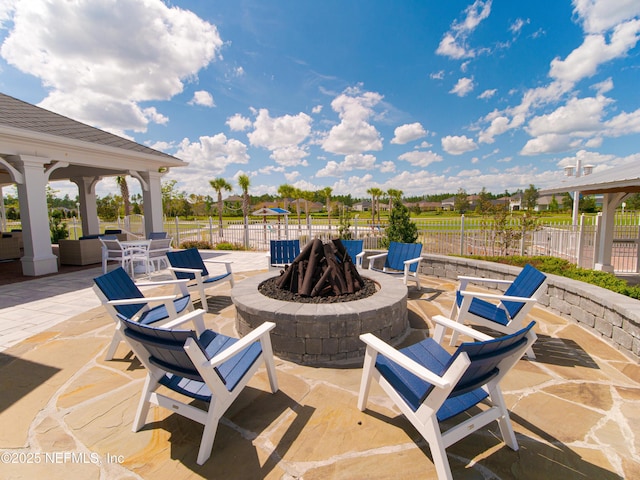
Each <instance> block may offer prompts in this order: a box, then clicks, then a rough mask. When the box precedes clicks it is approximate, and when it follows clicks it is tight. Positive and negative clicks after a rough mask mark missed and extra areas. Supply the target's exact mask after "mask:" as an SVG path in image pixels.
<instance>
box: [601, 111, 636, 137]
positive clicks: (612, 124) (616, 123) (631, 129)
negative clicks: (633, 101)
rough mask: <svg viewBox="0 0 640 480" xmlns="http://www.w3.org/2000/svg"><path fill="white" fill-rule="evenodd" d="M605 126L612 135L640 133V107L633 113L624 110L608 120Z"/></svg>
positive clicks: (609, 134) (606, 131)
mask: <svg viewBox="0 0 640 480" xmlns="http://www.w3.org/2000/svg"><path fill="white" fill-rule="evenodd" d="M604 127H605V133H606V134H607V135H608V136H610V137H620V136H622V135H629V134H633V133H640V109H638V110H635V111H633V112H631V113H627V112H622V113H620V114H618V115H616V116H615V117H613V118H612V119H610V120H608V121H606V122H605V123H604Z"/></svg>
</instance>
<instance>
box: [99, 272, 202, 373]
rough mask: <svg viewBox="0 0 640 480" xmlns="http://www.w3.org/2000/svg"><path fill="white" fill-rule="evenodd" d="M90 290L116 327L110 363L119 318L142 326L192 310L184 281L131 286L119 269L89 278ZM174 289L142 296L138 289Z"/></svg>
mask: <svg viewBox="0 0 640 480" xmlns="http://www.w3.org/2000/svg"><path fill="white" fill-rule="evenodd" d="M93 281H94V283H95V285H94V286H93V290H94V292H95V293H96V295H97V296H98V298H99V299H100V301H101V302H102V304H103V305H104V306H105V308H106V309H107V312H108V313H109V315H110V316H111V318H112V319H113V321H114V322H115V324H116V329H115V331H114V333H113V339H112V340H111V344H110V345H109V348H108V349H107V354H106V355H105V360H112V359H113V356H114V355H115V353H116V349H117V348H118V345H119V344H120V342H121V341H122V340H123V337H122V333H121V331H120V322H119V320H120V319H122V318H126V319H129V320H131V321H135V322H138V323H141V324H143V325H152V324H158V325H162V324H163V323H166V322H168V321H169V320H173V319H175V318H177V317H178V315H179V314H181V313H185V312H189V311H191V310H193V307H192V306H191V297H190V295H189V292H188V291H187V287H186V283H187V282H186V280H180V281H176V280H168V281H162V282H144V283H138V284H136V283H134V282H133V280H131V278H130V277H129V275H127V272H125V271H124V269H123V268H122V267H118V268H116V269H115V270H112V271H111V272H109V273H106V274H104V275H101V276H99V277H96V278H94V279H93ZM164 285H173V286H176V287H177V289H178V291H179V292H180V294H175V295H163V296H158V297H145V295H144V294H143V293H142V292H141V291H140V288H138V287H147V286H149V287H160V286H164ZM203 328H204V326H203Z"/></svg>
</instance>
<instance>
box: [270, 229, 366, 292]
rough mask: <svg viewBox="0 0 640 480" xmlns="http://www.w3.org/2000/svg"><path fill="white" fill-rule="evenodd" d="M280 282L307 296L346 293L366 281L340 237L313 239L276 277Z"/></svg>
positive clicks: (282, 287) (279, 284)
mask: <svg viewBox="0 0 640 480" xmlns="http://www.w3.org/2000/svg"><path fill="white" fill-rule="evenodd" d="M276 286H277V287H279V288H281V289H284V290H288V291H289V292H291V293H294V294H298V295H301V296H305V297H307V296H308V297H316V296H323V297H326V296H331V295H336V296H339V295H346V294H352V293H355V292H357V291H359V290H360V289H361V288H363V287H364V281H363V279H362V277H361V276H360V274H359V273H358V270H357V269H356V266H355V265H354V264H353V261H352V260H351V257H349V254H348V253H347V251H346V249H345V248H344V246H343V245H342V242H341V241H340V240H332V241H330V242H328V243H322V240H319V239H315V240H313V241H311V242H309V243H308V244H307V245H306V246H305V248H304V249H303V250H302V251H301V252H300V255H298V256H297V257H296V258H295V260H294V261H293V262H292V263H291V265H289V266H288V267H286V269H285V270H284V272H283V273H282V275H281V276H280V277H278V278H277V279H276Z"/></svg>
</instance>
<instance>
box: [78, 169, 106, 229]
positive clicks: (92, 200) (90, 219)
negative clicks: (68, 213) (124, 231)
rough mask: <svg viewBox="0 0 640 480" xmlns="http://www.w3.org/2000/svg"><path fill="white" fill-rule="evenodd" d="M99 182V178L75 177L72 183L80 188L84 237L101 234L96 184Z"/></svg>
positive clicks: (79, 196) (79, 195)
mask: <svg viewBox="0 0 640 480" xmlns="http://www.w3.org/2000/svg"><path fill="white" fill-rule="evenodd" d="M99 180H100V178H99V177H75V178H72V179H71V181H72V182H73V183H75V184H76V185H77V186H78V198H79V199H80V221H81V222H82V235H96V234H98V233H100V223H99V222H98V205H97V202H96V184H97V183H98V181H99Z"/></svg>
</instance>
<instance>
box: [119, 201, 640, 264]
mask: <svg viewBox="0 0 640 480" xmlns="http://www.w3.org/2000/svg"><path fill="white" fill-rule="evenodd" d="M414 221H415V223H416V226H417V230H418V241H419V242H421V243H422V244H423V252H425V253H435V254H442V255H522V256H535V255H549V256H554V257H558V258H563V259H565V260H568V261H570V262H572V263H574V264H576V265H578V266H580V267H583V268H588V269H593V268H594V267H595V258H596V251H597V248H598V243H599V221H600V217H599V216H585V215H583V216H582V217H581V218H580V225H579V226H577V227H574V226H572V225H571V223H570V222H569V221H566V222H554V223H551V222H546V223H544V220H542V221H541V223H539V224H538V225H537V227H536V228H534V229H523V226H522V224H521V223H520V222H521V217H513V219H510V220H509V221H508V222H507V223H506V224H502V225H501V226H500V228H497V227H496V225H495V223H494V222H493V221H492V220H491V219H486V218H482V219H481V218H466V217H465V216H464V215H462V216H460V217H457V218H446V219H441V220H434V219H433V218H430V219H417V220H414ZM350 223H351V225H350V228H349V231H350V232H351V236H352V238H360V239H362V240H364V248H365V249H379V248H382V239H383V238H384V231H385V229H386V227H387V224H386V223H385V222H384V221H382V222H381V223H380V224H378V223H377V222H376V223H371V222H370V221H362V220H359V219H358V218H355V219H352V220H351V222H350ZM115 226H116V225H115V224H110V227H115ZM117 226H118V227H120V228H123V229H125V230H127V231H129V232H132V233H133V232H135V231H139V232H142V231H143V230H144V228H143V219H142V218H141V217H138V218H135V217H131V218H129V219H127V221H126V222H125V221H120V222H118V223H117ZM164 226H165V231H167V232H169V234H170V235H171V236H172V238H173V239H174V243H175V245H177V246H179V245H183V244H184V243H185V242H194V241H197V242H204V243H208V244H211V245H212V246H219V245H220V244H222V243H229V244H233V245H240V246H243V247H245V248H248V249H252V250H265V251H266V250H268V248H269V242H270V241H271V240H276V239H299V240H300V242H301V244H302V245H304V244H306V243H307V242H308V241H309V240H310V239H313V238H321V239H325V240H327V239H330V238H335V237H338V236H339V224H338V222H337V220H335V219H331V220H328V219H304V218H302V219H300V221H299V222H298V219H297V218H293V219H287V218H286V217H281V218H280V219H279V220H275V219H268V218H265V219H262V220H255V219H253V220H248V221H247V222H246V223H245V222H244V221H242V220H238V221H226V220H223V221H222V224H220V223H219V221H218V220H217V219H213V218H209V219H207V220H206V221H202V220H200V221H185V220H180V219H177V218H175V219H171V220H167V221H165V225H164ZM639 243H640V218H639V217H638V216H637V215H636V214H635V213H632V214H624V215H621V214H618V216H617V217H616V226H615V230H614V242H613V249H612V263H613V266H614V269H615V271H616V272H617V273H639V272H640V261H639V257H638V244H639Z"/></svg>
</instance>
